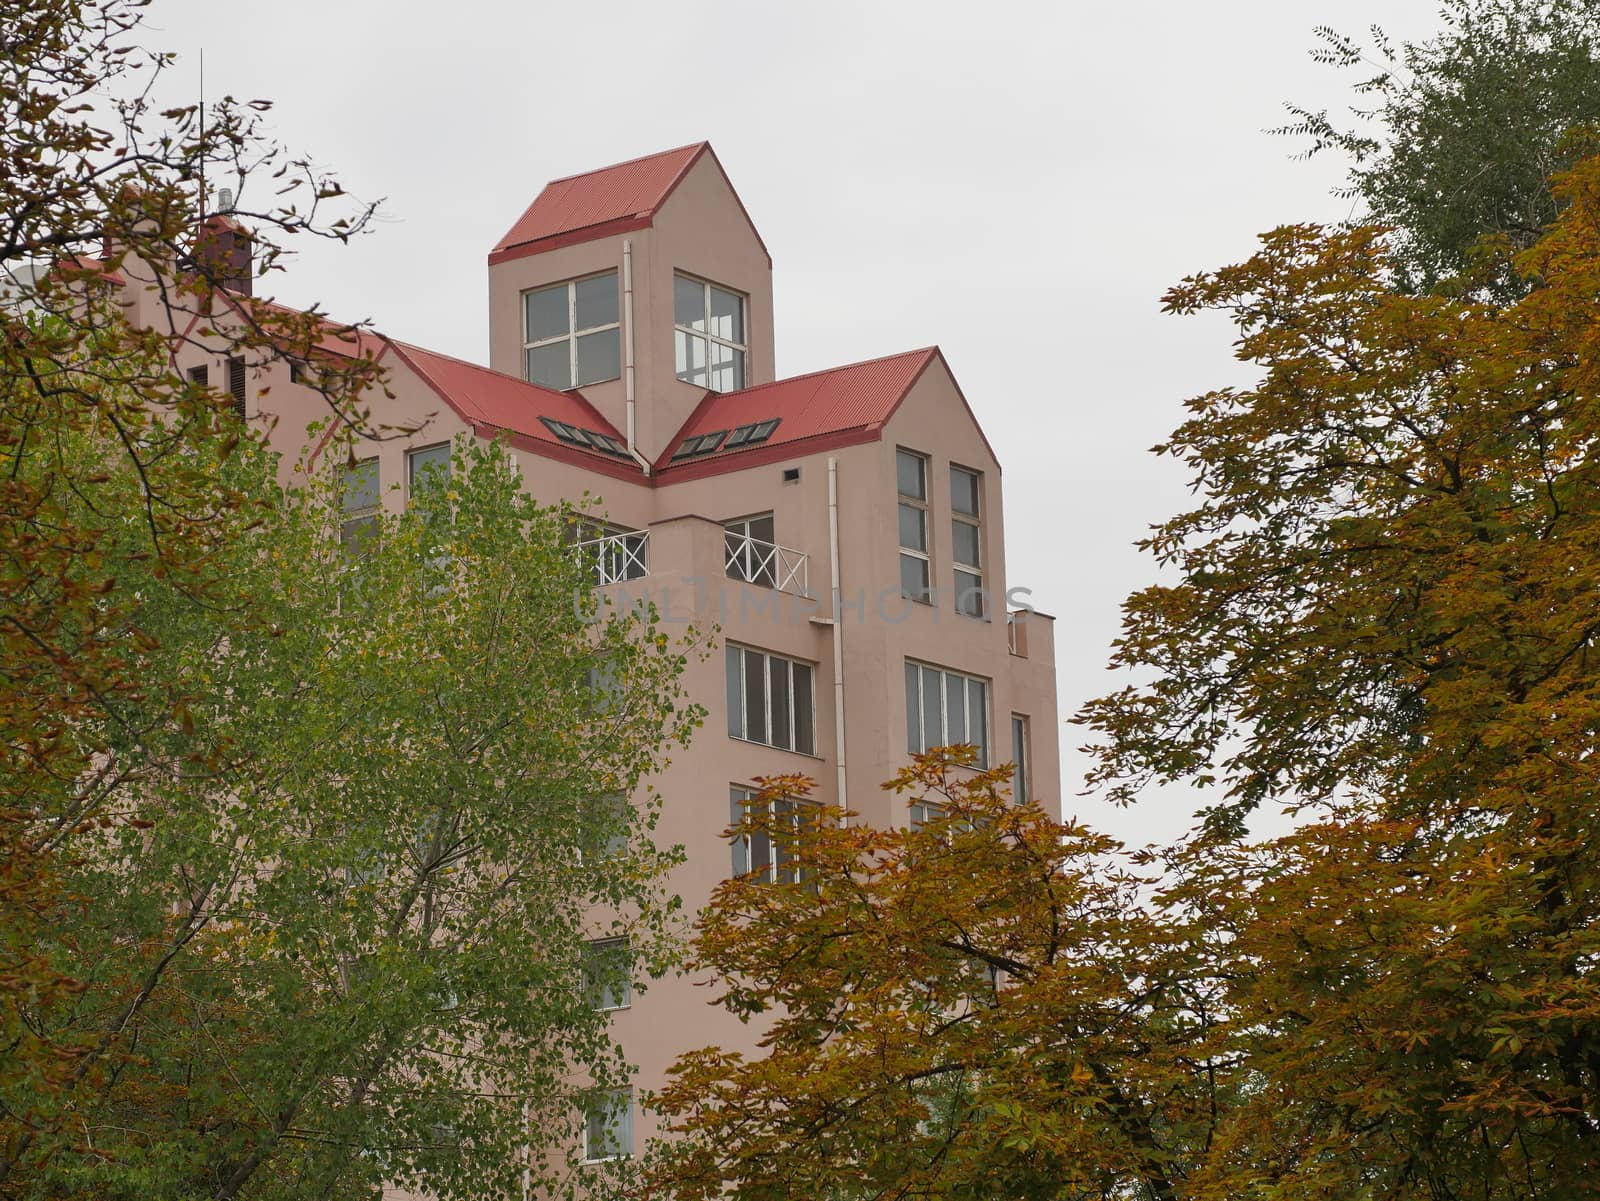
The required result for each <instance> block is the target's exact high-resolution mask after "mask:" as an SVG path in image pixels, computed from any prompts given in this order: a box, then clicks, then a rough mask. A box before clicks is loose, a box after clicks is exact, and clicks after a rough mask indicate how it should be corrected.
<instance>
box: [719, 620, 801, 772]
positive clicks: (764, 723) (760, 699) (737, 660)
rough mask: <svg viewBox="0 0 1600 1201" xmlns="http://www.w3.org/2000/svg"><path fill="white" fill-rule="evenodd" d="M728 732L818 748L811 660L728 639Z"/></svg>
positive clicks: (786, 745) (784, 744) (749, 738)
mask: <svg viewBox="0 0 1600 1201" xmlns="http://www.w3.org/2000/svg"><path fill="white" fill-rule="evenodd" d="M727 672H728V734H729V735H730V736H731V737H733V738H740V739H743V740H744V741H746V742H760V743H764V744H765V745H767V746H775V747H779V748H781V749H782V750H786V751H799V752H800V753H801V754H805V755H810V754H814V753H815V749H816V717H815V714H814V713H813V712H812V689H811V684H812V679H811V665H810V664H809V663H800V662H797V661H796V660H794V659H785V658H782V657H781V656H778V655H770V654H767V653H766V652H765V651H757V650H751V649H750V648H749V647H745V646H735V645H733V644H731V643H730V644H729V646H728V648H727Z"/></svg>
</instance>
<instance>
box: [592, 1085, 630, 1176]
mask: <svg viewBox="0 0 1600 1201" xmlns="http://www.w3.org/2000/svg"><path fill="white" fill-rule="evenodd" d="M632 1154H633V1090H632V1089H627V1088H611V1089H596V1090H594V1091H593V1092H591V1093H589V1094H588V1095H587V1096H585V1097H584V1105H583V1158H584V1159H585V1160H586V1161H587V1162H589V1163H599V1162H600V1161H601V1160H606V1159H622V1158H624V1157H625V1156H628V1155H632Z"/></svg>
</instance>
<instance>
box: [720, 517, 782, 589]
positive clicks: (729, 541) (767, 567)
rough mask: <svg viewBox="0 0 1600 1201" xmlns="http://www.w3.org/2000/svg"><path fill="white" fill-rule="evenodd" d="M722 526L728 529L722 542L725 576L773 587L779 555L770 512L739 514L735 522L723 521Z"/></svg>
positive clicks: (774, 585)
mask: <svg viewBox="0 0 1600 1201" xmlns="http://www.w3.org/2000/svg"><path fill="white" fill-rule="evenodd" d="M722 528H723V529H724V530H726V531H727V533H726V534H725V536H724V542H725V543H726V551H727V554H726V559H727V565H728V578H729V579H730V580H745V581H747V582H748V583H751V584H763V585H765V586H766V587H768V588H776V587H777V586H778V563H777V558H778V555H777V547H776V546H775V545H774V539H773V532H774V531H773V525H772V514H771V513H759V514H757V515H756V516H754V517H740V518H739V519H738V520H736V521H729V522H725V523H724V524H723V527H722Z"/></svg>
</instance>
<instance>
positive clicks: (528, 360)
mask: <svg viewBox="0 0 1600 1201" xmlns="http://www.w3.org/2000/svg"><path fill="white" fill-rule="evenodd" d="M522 368H523V374H524V375H526V376H527V377H528V381H529V382H530V383H534V384H540V385H543V386H544V387H546V388H555V389H557V390H558V391H565V390H566V389H568V388H581V387H583V386H584V385H585V384H597V383H599V382H600V381H602V380H608V379H617V378H618V377H619V376H621V374H622V327H621V325H620V324H619V323H618V321H617V273H616V272H615V271H607V272H606V273H605V274H603V275H591V276H588V277H587V278H585V279H574V280H570V281H568V282H567V283H564V284H556V285H555V286H554V287H551V288H539V289H537V290H536V291H533V292H524V293H523V294H522Z"/></svg>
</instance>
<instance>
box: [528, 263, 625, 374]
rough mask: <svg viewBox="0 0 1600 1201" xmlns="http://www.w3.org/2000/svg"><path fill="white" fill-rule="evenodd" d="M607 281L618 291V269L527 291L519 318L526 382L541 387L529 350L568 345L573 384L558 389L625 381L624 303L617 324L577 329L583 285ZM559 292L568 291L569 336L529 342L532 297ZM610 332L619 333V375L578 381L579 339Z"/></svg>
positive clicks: (605, 323) (619, 304)
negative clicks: (531, 367) (530, 364)
mask: <svg viewBox="0 0 1600 1201" xmlns="http://www.w3.org/2000/svg"><path fill="white" fill-rule="evenodd" d="M606 277H609V278H610V279H611V281H612V287H613V288H615V287H616V278H617V269H616V268H615V267H613V268H612V269H611V270H609V271H596V272H594V273H593V274H591V275H580V276H578V277H577V278H575V279H569V280H567V281H566V282H565V283H559V284H544V285H541V286H540V287H537V288H528V289H526V290H525V291H524V292H523V293H522V312H521V314H520V316H521V320H522V378H523V379H525V380H527V381H528V382H529V383H538V381H537V380H535V379H533V378H532V376H531V375H530V374H529V373H528V352H529V351H530V350H538V349H540V348H541V347H545V346H554V345H555V344H556V343H557V342H565V343H567V379H568V380H569V381H570V382H569V383H568V384H567V386H566V388H563V389H559V390H560V391H569V390H571V389H573V388H587V387H588V386H589V385H590V384H603V383H605V382H606V381H607V380H614V379H621V378H622V367H621V365H620V364H621V363H622V303H621V301H620V300H619V301H618V303H617V320H615V321H607V322H603V323H602V324H600V325H586V326H584V327H583V328H582V329H579V328H578V285H579V284H581V283H587V282H588V281H589V280H591V279H602V278H606ZM557 288H565V289H566V290H567V332H566V333H564V334H558V335H556V336H554V337H549V338H540V339H538V340H537V341H534V342H530V341H529V340H528V298H529V297H530V296H535V295H538V294H539V293H540V292H553V291H555V290H556V289H557ZM608 329H614V330H616V331H617V363H618V367H617V374H615V375H607V376H603V377H602V378H600V379H579V378H578V338H579V337H580V336H582V335H584V334H599V333H604V332H605V331H606V330H608ZM549 386H550V385H549V384H539V387H541V388H548V387H549Z"/></svg>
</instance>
